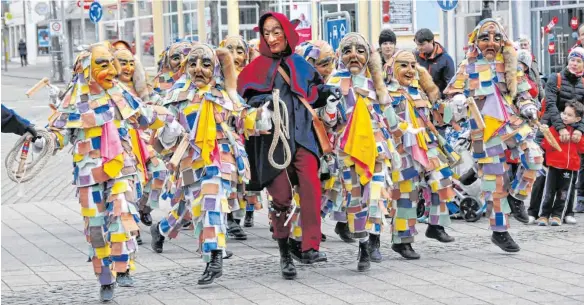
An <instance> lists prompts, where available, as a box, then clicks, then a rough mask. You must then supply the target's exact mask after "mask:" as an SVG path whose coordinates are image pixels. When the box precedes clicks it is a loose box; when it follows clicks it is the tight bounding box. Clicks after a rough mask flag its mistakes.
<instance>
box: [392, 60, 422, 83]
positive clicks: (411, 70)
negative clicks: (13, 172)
mask: <svg viewBox="0 0 584 305" xmlns="http://www.w3.org/2000/svg"><path fill="white" fill-rule="evenodd" d="M416 65H417V62H416V57H415V56H414V54H412V53H411V52H405V51H404V52H400V53H399V54H397V55H396V57H395V61H394V63H393V71H394V78H395V79H396V80H397V81H398V83H399V84H400V85H401V86H409V85H411V84H412V81H413V80H414V79H416V73H417V71H416Z"/></svg>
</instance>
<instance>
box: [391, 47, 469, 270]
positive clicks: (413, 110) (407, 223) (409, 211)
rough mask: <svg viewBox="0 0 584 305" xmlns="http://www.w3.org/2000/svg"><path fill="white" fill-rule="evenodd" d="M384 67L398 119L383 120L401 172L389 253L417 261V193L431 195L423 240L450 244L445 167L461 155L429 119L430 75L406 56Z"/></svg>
mask: <svg viewBox="0 0 584 305" xmlns="http://www.w3.org/2000/svg"><path fill="white" fill-rule="evenodd" d="M387 68H388V70H387V73H386V75H387V90H388V91H389V95H390V97H391V100H392V106H393V108H394V109H395V114H396V115H397V116H394V114H392V113H391V112H388V115H387V119H388V122H389V127H390V130H391V133H392V135H393V140H394V141H395V144H396V146H397V151H399V152H400V159H401V161H402V162H401V165H402V166H401V168H394V169H393V171H392V172H391V177H392V180H393V183H394V184H395V187H394V189H393V190H392V199H393V207H392V209H391V215H392V217H393V225H392V232H393V237H392V243H393V245H392V247H391V248H392V249H393V250H394V251H395V252H397V253H399V254H400V255H401V256H403V257H404V258H406V259H419V258H420V255H419V254H418V253H416V252H415V251H414V249H413V248H412V245H411V244H412V243H413V242H414V235H416V234H417V231H416V228H415V224H416V222H417V219H416V218H417V213H416V210H417V205H418V201H419V200H420V198H419V195H420V192H419V191H420V189H422V188H424V187H426V186H427V188H428V189H429V191H430V196H429V198H426V201H428V206H429V216H428V220H427V222H428V228H427V229H426V237H428V238H433V239H436V240H438V241H440V242H444V243H447V242H452V241H454V238H453V237H451V236H449V235H448V234H447V233H446V231H445V230H444V227H445V226H449V225H450V215H449V212H448V207H447V203H448V202H450V201H453V200H454V195H455V193H454V190H453V188H452V175H453V172H452V170H451V168H450V166H449V163H455V162H456V161H458V159H459V156H458V155H457V154H456V153H454V152H453V149H452V148H451V147H450V146H449V145H448V144H447V143H446V140H444V139H443V138H442V137H441V136H440V134H439V133H438V131H437V130H436V128H435V127H434V125H433V124H432V121H431V120H430V113H431V111H432V109H434V106H435V104H436V103H437V101H438V99H439V97H440V91H439V89H438V87H437V86H436V85H435V84H434V82H433V81H432V77H431V75H430V74H429V73H428V71H427V70H426V69H425V68H424V67H422V66H421V65H420V64H418V63H417V61H416V57H415V56H414V54H413V53H412V52H409V51H397V52H396V53H395V54H394V55H393V57H392V58H391V59H390V61H389V62H388V66H387ZM408 129H410V130H414V132H408Z"/></svg>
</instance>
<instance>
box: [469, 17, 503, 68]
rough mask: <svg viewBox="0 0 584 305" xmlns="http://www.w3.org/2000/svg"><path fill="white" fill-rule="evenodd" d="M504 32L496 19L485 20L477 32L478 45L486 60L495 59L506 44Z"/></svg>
mask: <svg viewBox="0 0 584 305" xmlns="http://www.w3.org/2000/svg"><path fill="white" fill-rule="evenodd" d="M504 39H505V37H504V32H503V29H501V27H500V25H499V24H498V23H496V22H494V21H490V22H485V24H483V25H482V26H481V27H480V29H479V31H478V33H477V40H476V41H477V47H478V48H479V50H480V51H481V53H482V54H483V56H484V57H485V59H486V60H488V61H493V60H495V58H496V57H497V54H498V53H499V52H501V50H502V49H503V46H504V44H505V41H504Z"/></svg>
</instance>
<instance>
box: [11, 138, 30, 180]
mask: <svg viewBox="0 0 584 305" xmlns="http://www.w3.org/2000/svg"><path fill="white" fill-rule="evenodd" d="M31 140H32V137H30V136H27V137H26V139H25V140H24V143H23V144H22V150H21V151H20V162H19V163H18V169H17V170H16V175H15V176H16V179H22V177H23V176H24V166H25V163H26V158H27V157H28V150H29V149H30V142H31Z"/></svg>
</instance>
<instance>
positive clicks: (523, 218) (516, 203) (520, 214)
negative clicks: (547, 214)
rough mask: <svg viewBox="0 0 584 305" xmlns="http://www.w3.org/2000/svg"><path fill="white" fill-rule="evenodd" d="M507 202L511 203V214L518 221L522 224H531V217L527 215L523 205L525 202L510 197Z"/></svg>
mask: <svg viewBox="0 0 584 305" xmlns="http://www.w3.org/2000/svg"><path fill="white" fill-rule="evenodd" d="M507 202H509V207H510V208H511V213H513V217H514V218H515V219H517V221H519V222H521V223H528V222H529V215H527V210H526V209H525V205H524V204H523V200H519V199H516V198H515V197H513V196H511V195H509V196H507Z"/></svg>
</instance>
